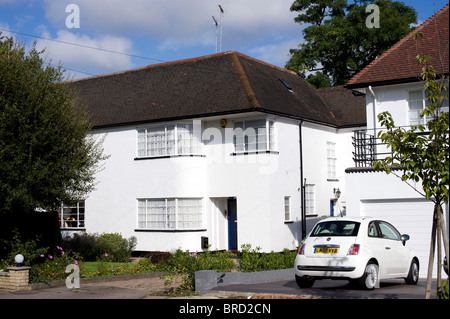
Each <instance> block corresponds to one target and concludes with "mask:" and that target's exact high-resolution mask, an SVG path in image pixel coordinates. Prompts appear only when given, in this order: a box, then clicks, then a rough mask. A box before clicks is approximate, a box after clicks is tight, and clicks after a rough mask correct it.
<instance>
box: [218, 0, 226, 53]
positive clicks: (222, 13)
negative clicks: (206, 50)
mask: <svg viewBox="0 0 450 319" xmlns="http://www.w3.org/2000/svg"><path fill="white" fill-rule="evenodd" d="M219 11H220V49H219V52H222V35H223V32H222V26H223V22H222V19H223V15H224V14H225V12H224V11H223V8H222V6H221V5H220V4H219Z"/></svg>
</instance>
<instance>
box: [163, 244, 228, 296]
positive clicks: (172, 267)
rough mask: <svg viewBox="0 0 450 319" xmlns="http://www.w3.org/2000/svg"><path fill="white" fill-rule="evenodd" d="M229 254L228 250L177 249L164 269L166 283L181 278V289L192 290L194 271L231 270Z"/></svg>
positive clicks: (193, 286)
mask: <svg viewBox="0 0 450 319" xmlns="http://www.w3.org/2000/svg"><path fill="white" fill-rule="evenodd" d="M234 265H235V264H234V262H233V260H232V258H231V254H230V253H228V252H222V251H215V252H211V251H209V250H207V251H206V252H203V253H198V252H195V253H189V252H188V251H183V250H181V249H178V250H176V251H175V253H173V254H172V256H171V257H170V258H169V260H168V261H167V266H166V270H167V271H169V275H166V276H165V279H166V285H169V284H171V283H173V282H174V281H176V280H177V279H181V281H182V283H181V285H180V286H179V290H181V291H186V290H189V291H194V288H195V272H196V271H199V270H217V271H219V272H227V271H231V270H232V269H233V268H234Z"/></svg>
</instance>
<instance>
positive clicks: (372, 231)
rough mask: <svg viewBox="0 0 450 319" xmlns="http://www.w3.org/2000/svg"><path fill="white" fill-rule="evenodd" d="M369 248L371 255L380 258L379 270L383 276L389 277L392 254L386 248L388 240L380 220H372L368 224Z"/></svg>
mask: <svg viewBox="0 0 450 319" xmlns="http://www.w3.org/2000/svg"><path fill="white" fill-rule="evenodd" d="M367 237H368V241H367V249H368V250H369V251H370V254H371V255H370V256H371V257H375V258H376V259H377V260H378V264H379V272H380V277H381V278H386V277H389V274H390V272H391V269H390V265H389V264H390V261H389V258H390V254H389V251H388V249H386V244H387V243H386V240H385V239H384V238H383V236H382V235H381V231H380V228H379V226H378V221H371V222H370V223H369V225H368V232H367Z"/></svg>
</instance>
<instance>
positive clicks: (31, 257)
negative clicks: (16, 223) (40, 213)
mask: <svg viewBox="0 0 450 319" xmlns="http://www.w3.org/2000/svg"><path fill="white" fill-rule="evenodd" d="M2 244H3V245H5V246H6V245H7V246H8V247H9V249H8V250H9V253H8V256H7V257H6V259H4V260H2V264H3V268H6V267H11V266H15V261H14V257H15V256H16V255H17V254H21V255H22V256H23V257H24V260H23V266H31V265H33V264H34V263H36V262H37V261H39V257H40V255H42V254H46V253H47V251H48V250H49V248H48V247H40V245H39V238H36V239H30V240H26V241H24V240H23V239H22V238H21V236H20V234H19V233H18V232H17V231H15V232H14V236H13V239H12V240H11V241H10V242H8V243H6V242H4V243H2ZM0 268H2V267H1V266H0Z"/></svg>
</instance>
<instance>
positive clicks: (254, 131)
mask: <svg viewBox="0 0 450 319" xmlns="http://www.w3.org/2000/svg"><path fill="white" fill-rule="evenodd" d="M233 143H234V150H235V152H236V153H242V152H258V151H274V150H275V128H274V122H273V121H269V120H265V119H264V120H253V121H240V122H235V123H234V135H233Z"/></svg>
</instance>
